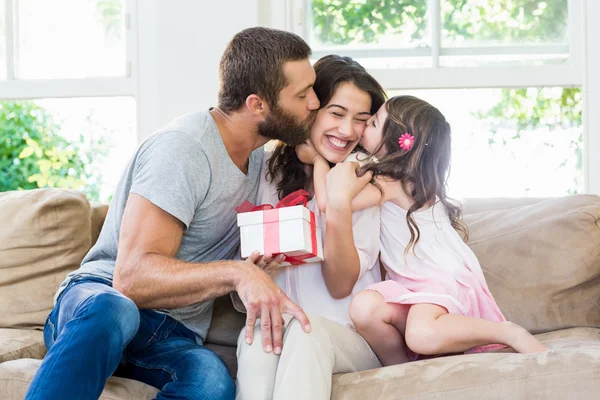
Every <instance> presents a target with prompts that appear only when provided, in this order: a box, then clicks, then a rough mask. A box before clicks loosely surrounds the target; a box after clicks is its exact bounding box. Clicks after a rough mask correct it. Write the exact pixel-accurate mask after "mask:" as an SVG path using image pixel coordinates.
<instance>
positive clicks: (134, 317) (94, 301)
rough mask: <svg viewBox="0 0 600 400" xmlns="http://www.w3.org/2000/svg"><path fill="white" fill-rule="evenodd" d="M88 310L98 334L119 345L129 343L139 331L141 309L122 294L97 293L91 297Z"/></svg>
mask: <svg viewBox="0 0 600 400" xmlns="http://www.w3.org/2000/svg"><path fill="white" fill-rule="evenodd" d="M87 308H88V311H87V312H88V314H89V315H90V316H91V318H93V321H94V323H95V325H96V327H97V330H96V333H97V334H98V335H100V336H108V338H110V339H113V340H114V341H117V342H119V343H118V344H119V345H126V344H127V343H129V342H130V341H131V339H133V337H134V336H135V334H136V332H137V331H138V329H139V326H140V312H139V309H138V308H137V306H136V305H135V303H134V302H133V301H132V300H131V299H129V298H127V297H125V296H123V295H122V294H120V293H116V292H100V293H96V294H94V295H92V296H91V297H90V299H89V303H88V304H87Z"/></svg>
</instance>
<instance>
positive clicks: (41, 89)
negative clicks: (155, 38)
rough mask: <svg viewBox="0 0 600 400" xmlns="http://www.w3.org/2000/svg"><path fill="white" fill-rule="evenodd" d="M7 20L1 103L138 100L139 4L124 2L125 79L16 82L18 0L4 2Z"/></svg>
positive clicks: (0, 94) (0, 81)
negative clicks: (4, 76) (6, 101)
mask: <svg viewBox="0 0 600 400" xmlns="http://www.w3.org/2000/svg"><path fill="white" fill-rule="evenodd" d="M4 1H5V4H4V7H5V18H6V23H5V26H6V35H5V37H6V43H5V47H6V79H5V80H0V100H15V99H44V98H66V97H134V98H136V99H137V97H138V84H137V47H138V36H137V13H136V10H137V0H125V48H126V54H125V62H126V74H125V76H120V77H119V76H117V77H98V78H77V79H68V78H67V79H16V78H15V53H16V50H17V49H16V43H17V41H16V39H17V34H18V32H16V31H15V26H16V25H17V24H15V22H17V18H18V15H17V13H16V5H17V2H18V1H19V0H4Z"/></svg>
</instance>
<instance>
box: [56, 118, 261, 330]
mask: <svg viewBox="0 0 600 400" xmlns="http://www.w3.org/2000/svg"><path fill="white" fill-rule="evenodd" d="M262 159H263V149H262V148H260V149H257V150H255V151H254V152H253V153H252V154H251V156H250V161H249V165H248V175H245V174H244V173H243V172H242V171H240V169H239V168H238V167H237V166H236V165H235V164H234V163H233V161H232V160H231V158H230V157H229V154H228V153H227V150H226V149H225V145H224V143H223V140H222V138H221V135H220V134H219V130H218V128H217V125H216V123H215V122H214V120H213V118H212V116H211V115H210V113H209V112H208V111H204V112H197V113H193V114H188V115H184V116H182V117H180V118H178V119H176V120H174V121H172V122H171V123H170V124H169V125H167V126H166V127H164V128H163V129H161V130H160V131H159V132H157V133H156V134H154V135H153V136H151V137H150V138H148V139H147V140H146V141H144V142H143V143H142V144H141V145H140V147H139V148H138V150H137V152H136V153H135V155H134V156H133V158H132V160H131V161H130V162H129V165H128V166H127V168H126V170H125V172H124V174H123V176H122V178H121V181H120V182H119V184H118V185H117V188H116V189H115V192H114V196H113V199H112V202H111V205H110V208H109V210H108V215H107V217H106V221H105V223H104V226H103V227H102V232H101V233H100V237H99V238H98V242H97V243H96V244H95V245H94V247H92V249H91V250H90V251H89V253H88V254H87V256H86V257H85V258H84V260H83V262H82V263H81V267H80V268H79V270H77V271H74V272H72V273H71V274H69V275H68V276H67V278H66V280H65V281H64V282H63V283H62V284H61V287H60V289H59V291H58V293H57V295H56V298H58V296H59V294H60V293H61V292H62V291H63V290H64V288H65V287H66V286H67V284H68V283H69V281H70V280H71V279H72V278H73V276H76V275H84V276H98V277H102V278H106V279H109V280H111V281H112V278H113V273H114V269H115V260H116V256H117V247H118V243H119V234H120V230H121V219H122V217H123V212H124V209H125V204H126V203H127V198H128V197H129V194H130V193H136V194H138V195H140V196H142V197H144V198H145V199H147V200H149V201H151V202H152V203H153V204H154V205H156V206H158V207H160V208H161V209H163V210H164V211H166V212H168V213H169V214H171V215H173V216H174V217H176V218H177V219H179V220H180V221H181V222H183V223H184V224H185V230H184V232H183V238H182V240H181V246H180V248H179V251H178V252H177V255H176V257H177V258H178V259H180V260H183V261H187V262H195V263H205V262H210V261H216V260H228V259H234V258H238V257H239V254H238V253H239V230H238V227H237V217H236V212H235V210H234V208H235V207H236V206H238V205H239V204H241V203H242V202H243V201H244V200H249V201H251V202H253V203H254V202H255V201H256V193H257V189H258V183H259V175H260V169H261V163H262ZM212 304H213V302H212V301H206V302H204V303H198V304H193V305H191V306H188V307H185V308H181V309H176V310H159V311H161V312H164V313H167V314H169V315H170V316H172V317H173V318H175V319H176V320H178V321H180V322H182V323H183V324H184V325H185V326H186V327H188V328H189V329H191V330H192V331H194V332H195V333H196V334H197V335H198V336H199V337H198V340H199V342H202V341H204V339H205V338H206V333H207V331H208V327H209V325H210V321H211V317H212Z"/></svg>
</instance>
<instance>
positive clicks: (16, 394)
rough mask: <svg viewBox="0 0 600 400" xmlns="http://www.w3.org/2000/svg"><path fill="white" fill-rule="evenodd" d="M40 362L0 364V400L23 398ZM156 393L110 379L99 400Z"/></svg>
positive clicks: (145, 398)
mask: <svg viewBox="0 0 600 400" xmlns="http://www.w3.org/2000/svg"><path fill="white" fill-rule="evenodd" d="M41 362H42V361H41V360H33V359H30V358H23V359H21V360H14V361H8V362H5V363H3V364H0V399H2V400H20V399H23V398H24V397H25V393H26V392H27V388H29V383H30V382H31V379H32V378H33V376H34V375H35V373H36V371H37V369H38V368H39V366H40V363H41ZM156 393H158V390H157V389H156V388H153V387H152V386H149V385H146V384H144V383H141V382H137V381H133V380H130V379H124V378H117V377H111V378H109V379H108V381H107V382H106V387H105V388H104V391H103V392H102V395H101V396H100V400H150V399H153V398H154V397H155V396H156Z"/></svg>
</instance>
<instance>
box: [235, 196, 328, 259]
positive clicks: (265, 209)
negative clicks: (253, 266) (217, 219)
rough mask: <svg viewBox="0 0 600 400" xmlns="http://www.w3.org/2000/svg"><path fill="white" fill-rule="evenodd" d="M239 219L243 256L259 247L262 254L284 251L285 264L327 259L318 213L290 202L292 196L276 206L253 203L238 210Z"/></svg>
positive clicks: (275, 253) (281, 252)
mask: <svg viewBox="0 0 600 400" xmlns="http://www.w3.org/2000/svg"><path fill="white" fill-rule="evenodd" d="M293 194H295V195H296V196H298V193H293ZM304 202H306V201H304ZM247 208H248V207H246V209H247ZM238 211H239V207H238ZM237 220H238V226H239V227H240V240H241V253H242V254H241V256H242V258H246V257H248V256H249V255H250V254H251V253H252V252H253V251H256V250H258V251H260V254H261V255H264V254H267V253H270V254H273V255H277V254H284V255H285V256H286V258H285V260H284V262H282V263H281V266H289V265H300V264H306V263H311V262H317V261H323V243H322V234H321V228H320V227H319V226H318V224H317V221H316V218H315V214H314V213H313V212H312V211H310V210H309V209H308V208H306V207H305V206H304V205H289V196H288V197H286V198H285V199H283V200H282V201H281V202H280V203H278V204H277V206H276V207H273V206H271V205H261V206H253V207H251V208H250V211H246V212H240V213H238V215H237Z"/></svg>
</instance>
